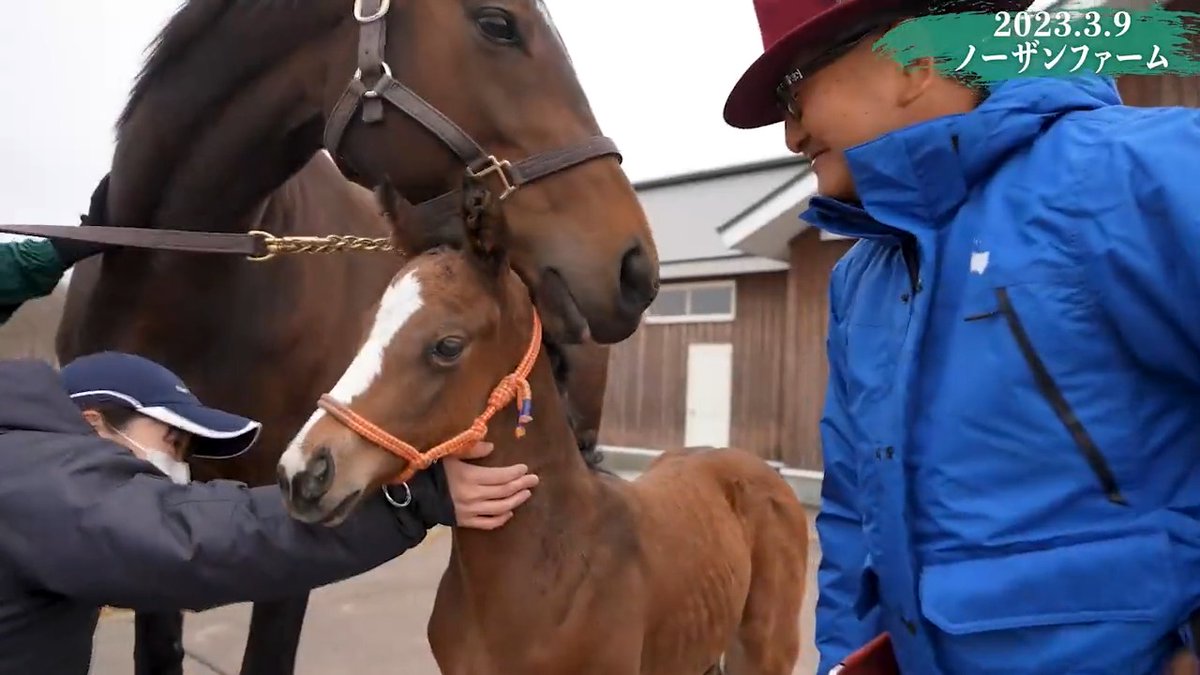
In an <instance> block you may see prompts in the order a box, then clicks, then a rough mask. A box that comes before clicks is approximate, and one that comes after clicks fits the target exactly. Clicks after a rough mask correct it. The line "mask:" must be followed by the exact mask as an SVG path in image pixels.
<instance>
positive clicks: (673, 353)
mask: <svg viewBox="0 0 1200 675" xmlns="http://www.w3.org/2000/svg"><path fill="white" fill-rule="evenodd" d="M787 277H788V273H787V272H771V273H763V274H750V275H743V276H737V277H734V279H735V280H736V284H737V290H736V294H737V295H736V298H737V299H736V303H737V310H736V318H735V319H734V321H730V322H724V323H677V324H650V323H643V324H642V325H641V327H639V328H638V330H637V332H635V333H634V334H633V335H632V336H630V337H629V339H627V340H626V341H624V342H622V343H620V344H618V345H614V346H613V349H612V353H611V357H610V359H609V372H608V386H607V389H606V391H605V401H604V418H603V420H602V423H601V429H600V442H601V443H602V444H605V445H618V446H627V447H638V448H655V449H663V448H670V447H676V446H681V445H683V441H684V420H685V417H686V409H685V404H686V396H687V389H686V386H687V383H686V380H687V353H688V349H687V347H688V345H689V344H692V343H697V342H728V343H731V344H732V345H733V383H732V397H733V401H732V407H731V419H730V443H731V444H733V445H737V446H741V447H744V448H746V449H749V450H753V451H755V452H757V453H759V454H760V455H761V456H763V457H764V458H767V459H779V458H780V448H781V445H782V444H781V440H782V439H781V424H780V420H781V419H783V418H785V417H786V415H785V414H784V410H783V408H782V400H781V396H780V393H781V389H782V387H783V382H784V377H785V373H784V372H783V369H782V368H780V364H781V363H782V362H783V359H784V352H785V351H786V350H785V345H784V343H783V340H782V339H781V337H782V336H783V335H784V332H785V325H786V322H787V316H786V310H785V301H786V294H787ZM696 281H702V280H700V279H697V280H696Z"/></svg>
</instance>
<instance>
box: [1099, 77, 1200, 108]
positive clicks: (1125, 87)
mask: <svg viewBox="0 0 1200 675" xmlns="http://www.w3.org/2000/svg"><path fill="white" fill-rule="evenodd" d="M1117 89H1118V90H1119V91H1120V92H1121V100H1123V101H1124V102H1125V103H1126V104H1127V105H1136V106H1160V105H1168V106H1176V105H1180V106H1187V107H1189V108H1200V77H1197V76H1189V77H1180V76H1176V75H1126V76H1124V77H1121V78H1119V79H1118V80H1117Z"/></svg>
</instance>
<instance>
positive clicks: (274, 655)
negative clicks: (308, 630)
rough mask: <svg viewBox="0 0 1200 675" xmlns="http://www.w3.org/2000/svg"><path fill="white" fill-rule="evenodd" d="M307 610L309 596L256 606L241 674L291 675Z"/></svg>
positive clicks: (262, 603)
mask: <svg viewBox="0 0 1200 675" xmlns="http://www.w3.org/2000/svg"><path fill="white" fill-rule="evenodd" d="M307 610H308V594H307V593H305V594H304V595H301V596H297V597H295V598H289V599H287V600H277V601H275V602H256V603H254V611H253V613H252V614H251V616H250V635H248V636H247V637H246V652H245V654H244V655H243V656H242V670H241V675H292V673H293V671H294V670H295V668H296V650H297V649H298V648H299V647H300V631H301V629H302V628H304V613H305V612H306V611H307Z"/></svg>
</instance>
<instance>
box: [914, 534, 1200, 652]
mask: <svg viewBox="0 0 1200 675" xmlns="http://www.w3.org/2000/svg"><path fill="white" fill-rule="evenodd" d="M1177 593H1178V589H1177V584H1176V583H1175V580H1174V571H1173V567H1172V562H1171V551H1170V542H1169V540H1168V538H1167V535H1166V534H1165V533H1145V534H1134V535H1127V536H1123V537H1116V538H1111V539H1105V540H1100V541H1091V542H1086V543H1081V544H1072V545H1067V546H1059V547H1056V548H1052V549H1045V550H1039V551H1028V552H1024V553H1015V554H1012V555H1008V556H1003V557H997V558H985V559H978V560H964V561H959V562H952V563H945V564H939V565H930V566H928V567H926V568H925V569H924V571H923V573H922V575H921V582H920V600H921V607H922V611H923V613H924V614H925V617H926V618H927V619H928V620H929V621H930V623H932V624H933V625H935V626H937V627H938V628H939V629H941V630H942V631H943V632H945V633H948V634H950V635H971V634H974V633H982V632H986V631H1001V630H1010V629H1021V628H1032V627H1038V626H1061V625H1066V624H1083V623H1098V622H1121V623H1138V622H1142V623H1151V622H1157V621H1161V620H1164V619H1166V618H1168V617H1169V614H1170V612H1171V610H1172V607H1173V605H1174V603H1175V600H1176V596H1177Z"/></svg>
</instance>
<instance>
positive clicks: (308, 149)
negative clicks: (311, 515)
mask: <svg viewBox="0 0 1200 675" xmlns="http://www.w3.org/2000/svg"><path fill="white" fill-rule="evenodd" d="M356 62H357V65H358V66H359V70H360V71H361V72H360V73H359V75H360V77H358V78H355V75H356V73H355V67H356ZM352 78H354V79H352ZM347 82H351V84H350V86H349V87H347ZM399 83H403V85H401V84H399ZM368 90H375V91H378V92H381V93H380V95H379V96H375V97H372V95H371V94H367V95H366V96H363V94H364V92H367V91H368ZM414 93H416V94H419V97H417V96H414ZM344 94H345V96H344ZM425 102H427V103H425ZM443 115H444V117H442V116H443ZM450 120H453V122H451V121H450ZM598 133H599V131H598V127H597V124H596V121H595V119H594V118H593V116H592V113H591V110H590V107H589V105H588V102H587V99H586V97H585V95H584V92H583V91H582V89H581V87H580V85H579V83H578V81H577V80H576V77H575V74H574V71H573V69H572V67H571V64H570V60H569V57H568V56H567V53H566V50H565V47H564V46H563V45H562V43H561V41H560V39H559V37H558V35H557V32H556V31H555V30H554V28H553V26H552V24H551V23H550V20H549V16H548V14H547V13H546V12H545V10H544V7H542V6H541V4H540V2H538V1H536V0H489V1H488V2H483V1H482V0H457V1H452V0H406V1H405V2H403V3H400V2H396V3H390V2H387V1H386V0H385V1H383V2H381V1H380V0H359V1H358V2H354V0H305V1H304V2H292V1H285V0H190V1H189V2H187V3H186V4H185V5H184V6H183V7H182V8H181V9H180V11H179V12H178V13H177V14H176V15H175V16H174V17H173V18H172V20H171V21H170V22H169V23H168V24H167V26H166V27H165V28H164V30H163V32H162V34H161V35H160V36H159V39H158V41H157V45H156V48H155V50H154V52H153V53H152V54H151V56H150V58H149V60H148V61H147V64H146V67H145V69H144V71H143V73H142V74H141V76H140V77H139V79H138V82H137V84H136V86H135V88H134V90H133V93H132V95H131V98H130V101H129V104H128V106H127V107H126V110H125V111H124V113H123V114H122V116H121V119H120V121H119V124H118V134H117V147H116V151H115V154H114V158H113V165H112V170H111V184H110V189H109V195H108V200H107V205H106V208H105V209H104V213H103V214H93V216H98V217H97V218H96V219H95V220H96V221H97V222H102V223H106V224H111V225H122V226H132V227H149V228H171V229H184V230H224V231H230V232H246V231H250V230H256V229H261V230H267V231H270V232H272V233H274V234H276V235H326V234H335V233H340V234H353V235H359V236H368V237H375V236H386V234H387V226H386V224H385V223H384V221H382V220H381V219H380V217H379V215H378V212H377V207H376V205H375V203H374V201H373V200H372V199H371V198H370V193H369V192H366V191H365V190H362V189H361V188H358V187H357V186H353V185H352V184H350V183H349V182H347V181H346V180H345V179H344V177H343V176H342V175H341V173H339V172H338V170H337V167H336V166H335V164H334V163H333V162H330V161H329V158H328V157H327V156H326V155H325V154H324V153H319V150H320V149H321V148H322V145H323V144H325V145H328V146H329V148H330V149H331V150H332V152H333V154H334V156H336V157H337V159H338V161H339V163H340V165H341V166H342V168H343V171H344V172H346V173H350V174H351V175H352V177H353V178H354V179H355V180H358V181H361V182H363V183H369V184H375V183H377V182H379V181H382V180H388V181H390V182H391V183H392V184H393V185H395V186H396V187H397V188H398V189H399V190H400V192H401V193H402V194H403V195H404V196H405V197H406V198H407V199H409V200H411V201H412V202H414V203H418V202H419V203H421V204H422V207H423V208H424V207H434V208H428V209H425V210H424V211H422V212H423V213H425V214H426V216H424V217H422V222H424V223H425V226H424V228H423V229H422V232H423V233H424V236H426V238H427V239H429V240H430V241H438V240H443V241H454V240H456V239H457V238H459V237H461V230H460V229H459V228H458V227H457V226H455V225H454V223H453V222H452V219H450V220H447V219H444V218H440V217H434V215H436V214H438V213H445V212H447V207H449V212H450V213H451V214H455V213H456V212H457V211H456V208H455V207H457V196H456V195H455V194H454V193H453V192H450V193H447V191H448V190H451V189H452V188H457V187H458V186H459V185H460V183H461V180H462V176H463V175H464V168H463V167H464V165H469V166H470V170H471V171H472V172H474V173H475V175H477V176H479V178H478V180H479V181H482V182H485V183H486V184H487V185H489V186H490V187H491V188H492V189H494V190H495V191H496V192H497V193H498V196H499V195H503V196H505V197H506V198H505V199H504V202H503V203H504V208H505V210H506V212H508V213H510V214H511V215H512V216H513V217H514V218H518V219H519V220H520V222H521V223H522V224H523V227H522V228H520V230H519V231H517V232H515V233H514V242H513V251H514V255H513V259H514V263H515V267H516V268H517V269H518V270H519V271H520V272H521V274H522V276H523V277H524V278H525V280H526V281H527V282H528V283H529V284H530V285H531V287H532V288H534V289H536V291H537V294H538V300H539V305H540V306H542V308H543V312H544V313H545V314H546V317H547V327H548V332H549V333H550V334H551V336H552V337H554V338H556V339H559V340H562V341H565V342H578V341H584V342H585V344H582V345H578V346H574V347H570V348H568V349H569V351H567V352H566V353H567V355H568V358H571V357H575V356H578V357H579V358H578V361H579V362H580V363H586V364H589V365H588V366H587V368H586V369H580V370H578V371H576V372H578V373H579V374H580V375H581V376H583V377H581V378H580V379H581V381H582V380H586V381H588V382H590V383H593V384H591V385H590V387H594V386H595V385H596V384H599V385H600V387H601V388H600V390H599V391H598V392H596V393H595V394H594V395H593V394H592V393H591V391H585V390H583V389H582V388H580V389H579V390H578V391H581V392H583V394H582V395H577V396H573V397H571V398H572V402H573V404H574V405H573V406H572V407H573V409H575V410H576V412H577V413H578V416H579V417H580V418H581V421H582V422H584V423H585V425H590V424H589V421H597V423H598V419H599V417H598V415H599V401H600V400H601V397H602V396H603V388H602V387H603V384H604V376H603V374H602V373H598V372H597V370H596V364H604V363H605V359H604V358H603V357H602V356H597V355H596V353H595V351H596V350H597V349H599V350H600V351H601V352H603V350H602V349H601V348H598V347H597V346H596V345H594V344H589V343H587V342H588V338H589V337H590V338H591V339H593V340H594V341H595V342H597V343H604V344H607V343H610V342H613V341H616V340H620V339H623V338H624V337H626V336H628V335H629V334H630V333H632V331H633V330H634V329H635V328H636V327H637V324H638V321H639V318H640V315H641V313H642V311H643V310H644V309H645V307H646V306H647V305H648V304H649V302H650V301H651V300H652V299H653V297H654V294H655V292H656V289H657V267H658V265H657V254H656V251H655V248H654V243H653V241H652V239H651V236H650V232H649V227H648V225H647V223H646V220H645V215H644V213H643V212H642V210H641V207H640V204H639V203H638V201H637V198H636V195H635V193H634V191H633V188H632V186H631V185H630V183H629V181H628V179H627V177H626V176H625V174H624V173H623V172H622V171H621V169H620V166H619V164H618V162H617V158H616V157H615V156H614V155H613V152H612V150H613V149H612V147H611V146H610V145H606V144H604V143H602V142H598V141H597V136H598ZM476 143H477V144H476ZM481 147H482V148H487V152H489V153H494V155H495V157H494V158H493V157H491V156H488V155H486V154H485V153H483V151H482V150H481V149H480V148H481ZM506 160H512V164H511V165H509V164H506V163H505V161H506ZM509 185H512V186H515V187H517V188H519V189H516V190H515V192H512V193H511V194H509V190H507V189H506V188H507V187H508V186H509ZM437 195H442V196H443V197H442V198H439V199H436V200H433V201H429V200H431V199H432V198H434V197H435V196H437ZM447 198H448V199H447ZM430 214H433V215H430ZM446 223H450V226H449V227H446V226H445V224H446ZM402 262H403V261H402V260H401V259H400V258H398V257H397V256H394V255H385V254H379V253H367V252H356V253H345V254H341V255H336V256H328V257H311V258H306V259H303V260H301V259H296V258H289V257H281V258H278V259H274V260H270V261H266V262H260V263H255V262H250V261H247V260H243V259H238V258H231V257H214V256H203V255H192V254H179V253H169V252H162V251H146V250H135V249H127V250H119V251H115V252H110V253H106V254H105V255H104V256H102V257H101V258H97V259H93V260H88V261H85V262H84V263H81V264H80V265H79V266H78V268H77V269H76V271H75V274H74V278H73V280H72V283H71V284H70V288H69V292H68V299H67V305H66V308H65V310H64V315H63V318H62V322H61V324H60V329H59V335H58V352H59V358H60V360H61V361H64V362H65V361H67V360H70V359H72V358H74V357H76V356H78V355H81V354H85V353H89V352H94V351H98V350H102V349H119V350H123V351H130V352H136V353H139V354H144V355H146V356H148V357H150V358H153V359H155V360H158V361H160V362H162V363H164V364H166V365H167V366H168V367H170V368H171V369H173V370H175V371H176V372H178V373H179V374H180V375H181V376H182V377H183V378H184V379H185V380H186V381H188V382H189V384H190V385H191V386H192V387H193V388H194V390H195V391H196V393H197V394H198V395H200V396H201V397H203V398H205V399H207V400H211V401H212V402H213V404H214V405H218V406H221V407H224V408H228V409H230V410H236V411H238V412H240V413H242V414H245V415H248V416H251V417H254V418H256V419H259V420H261V421H262V422H263V423H264V431H263V435H262V436H261V438H260V441H259V444H258V446H257V448H256V450H255V451H254V452H251V453H248V454H247V455H244V456H243V457H241V458H238V459H235V460H230V461H225V462H207V461H203V460H196V461H195V462H193V468H194V472H193V473H194V475H195V476H196V477H197V478H198V479H210V478H216V477H224V478H235V479H239V480H243V481H245V482H247V483H251V484H267V483H273V482H274V481H275V464H276V462H277V460H278V457H279V455H280V453H282V451H283V448H284V446H285V444H286V441H287V440H288V439H289V438H291V437H292V436H293V435H294V434H295V433H296V431H297V430H298V429H299V428H300V426H301V424H302V423H303V421H304V419H305V418H306V417H307V415H308V413H309V411H310V410H311V401H312V400H313V399H314V397H315V396H317V395H318V394H319V393H320V392H322V391H325V390H326V389H328V388H329V386H331V385H332V383H333V382H334V381H335V380H336V378H337V376H338V375H339V374H340V373H341V372H342V371H343V370H344V369H345V365H346V364H347V363H349V361H350V359H351V357H352V356H353V354H354V352H355V349H356V347H357V344H356V342H355V339H356V335H357V332H358V330H359V328H360V327H361V325H362V322H363V321H364V320H366V319H368V318H369V316H368V315H364V311H365V310H367V309H368V308H369V307H370V305H371V304H372V303H373V301H374V299H375V298H377V297H378V295H379V294H380V293H381V292H382V290H383V288H384V287H385V286H386V284H387V282H388V280H389V279H390V278H391V277H392V276H393V274H394V273H395V271H396V270H397V269H398V267H399V265H400V264H401V263H402ZM590 387H589V389H590ZM589 433H591V435H592V436H593V437H594V432H585V433H584V434H583V437H584V438H588V436H589ZM306 602H307V597H306V596H305V597H301V598H297V599H295V600H293V601H279V602H272V603H260V604H256V605H255V611H254V617H253V619H252V624H251V634H250V637H249V640H248V643H247V653H246V656H245V657H244V659H243V663H242V672H244V673H254V674H255V675H263V674H268V673H290V672H292V669H293V663H294V658H295V649H296V646H297V643H298V639H299V632H300V626H301V624H302V621H303V615H304V610H305V606H306Z"/></svg>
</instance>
